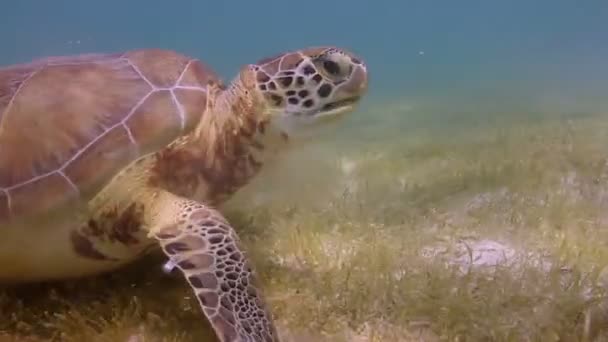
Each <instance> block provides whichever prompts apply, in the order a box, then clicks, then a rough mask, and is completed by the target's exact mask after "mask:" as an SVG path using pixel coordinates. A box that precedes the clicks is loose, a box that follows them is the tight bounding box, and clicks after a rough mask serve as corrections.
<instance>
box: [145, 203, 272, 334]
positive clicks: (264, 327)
mask: <svg viewBox="0 0 608 342" xmlns="http://www.w3.org/2000/svg"><path fill="white" fill-rule="evenodd" d="M176 207H177V208H181V210H182V212H181V213H177V217H178V220H177V222H175V223H174V224H169V225H165V226H163V227H160V228H159V229H156V230H153V234H152V235H153V236H154V237H155V238H156V239H157V240H158V241H159V243H160V245H161V247H162V250H163V251H164V253H165V254H166V255H167V256H168V257H169V263H171V264H173V265H175V267H177V268H179V269H180V270H181V271H182V273H183V275H184V276H185V277H186V279H187V281H188V283H189V284H190V286H191V287H192V289H193V290H194V293H195V294H196V297H197V299H198V301H199V304H200V305H201V308H202V310H203V312H204V314H205V315H206V317H207V319H208V320H209V322H210V323H211V326H212V327H213V330H214V331H215V334H216V335H217V337H218V338H219V340H220V341H221V342H237V341H238V342H254V341H255V342H257V341H260V342H262V341H263V342H266V341H268V342H277V341H279V339H278V336H277V332H276V329H275V327H274V325H273V322H272V318H271V314H270V312H269V311H268V310H267V309H266V305H265V303H264V301H263V299H262V297H261V294H260V290H259V289H258V288H257V287H256V280H255V273H254V271H253V269H252V268H251V266H250V262H249V261H248V260H247V257H246V256H245V252H244V251H243V250H242V249H241V248H240V246H239V242H238V236H237V235H236V232H235V231H234V229H233V228H232V227H231V226H230V224H229V223H228V221H227V220H226V219H225V218H224V217H223V216H222V215H221V214H220V213H219V212H217V211H216V210H214V209H211V208H209V207H207V206H204V205H202V204H199V203H196V202H193V201H188V200H184V203H180V205H178V206H176Z"/></svg>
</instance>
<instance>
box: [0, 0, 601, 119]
mask: <svg viewBox="0 0 608 342" xmlns="http://www.w3.org/2000/svg"><path fill="white" fill-rule="evenodd" d="M0 41H1V42H3V44H2V47H3V48H2V50H0V51H2V53H0V64H9V63H16V62H21V61H26V60H30V59H32V58H37V57H41V56H45V55H58V54H59V55H63V54H72V53H81V52H102V51H108V52H110V51H120V50H125V49H133V48H143V47H161V48H170V49H175V50H179V51H181V52H183V53H186V54H189V55H192V56H196V57H199V58H202V59H203V60H205V61H206V62H208V63H209V64H210V65H212V66H213V67H214V68H215V69H216V70H217V71H218V72H219V73H220V74H221V75H223V76H224V77H225V78H226V79H229V78H231V77H233V75H234V74H235V73H236V72H237V70H238V67H239V66H240V65H242V64H245V63H248V62H252V61H255V60H257V59H259V58H261V57H264V56H267V55H271V54H275V53H276V52H280V51H283V50H288V49H295V48H299V47H302V46H307V45H320V44H332V45H339V46H344V47H348V48H350V49H352V50H354V51H356V52H357V53H359V54H360V55H361V56H362V57H364V59H365V60H366V61H367V62H368V64H369V68H370V72H371V73H372V75H371V76H372V88H371V93H370V99H376V100H383V101H385V99H388V100H390V101H404V102H411V103H415V104H416V106H418V107H416V108H425V106H426V107H428V108H438V109H437V112H438V115H441V113H440V112H441V111H442V110H459V111H471V112H474V111H488V112H494V113H502V114H501V115H505V114H508V113H510V112H521V111H524V112H526V111H529V112H534V111H556V112H562V113H572V114H576V113H591V112H593V113H595V112H606V109H608V2H607V1H602V0H580V1H574V0H570V1H566V0H534V1H531V0H508V1H498V0H494V1H492V0H485V1H466V0H462V1H438V0H435V1H433V0H418V1H405V0H400V1H397V0H394V1H389V0H383V1H373V2H372V1H362V0H331V1H327V0H309V1H285V0H284V1H279V0H265V1H253V0H249V1H246V0H241V1H205V0H198V1H193V0H179V1H167V0H165V1H158V0H148V1H143V0H128V1H119V0H104V1H90V0H89V1H87V0H55V1H45V0H18V1H6V4H3V5H2V11H1V12H0ZM388 100H386V101H388ZM376 102H379V101H376ZM433 106H434V107H433Z"/></svg>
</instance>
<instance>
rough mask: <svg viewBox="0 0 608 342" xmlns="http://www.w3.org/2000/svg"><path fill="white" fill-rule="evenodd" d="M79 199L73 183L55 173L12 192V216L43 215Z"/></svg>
mask: <svg viewBox="0 0 608 342" xmlns="http://www.w3.org/2000/svg"><path fill="white" fill-rule="evenodd" d="M77 197H78V191H77V189H76V188H74V186H73V185H72V184H71V182H70V181H69V180H68V179H66V178H65V177H63V176H62V175H61V174H58V173H54V174H51V175H49V176H46V177H41V178H38V179H36V180H34V181H32V182H30V183H29V184H28V186H23V187H19V188H16V189H14V190H13V191H11V193H10V201H11V207H10V209H11V214H12V215H13V216H22V215H29V214H31V215H35V214H39V213H43V212H45V211H47V210H50V209H52V208H54V207H55V206H56V205H57V203H65V202H67V201H69V200H75V199H76V198H77ZM32 202H33V203H35V205H32Z"/></svg>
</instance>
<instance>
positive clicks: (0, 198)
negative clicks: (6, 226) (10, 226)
mask: <svg viewBox="0 0 608 342" xmlns="http://www.w3.org/2000/svg"><path fill="white" fill-rule="evenodd" d="M8 217H9V203H8V195H7V194H6V192H4V191H0V222H3V221H6V220H8Z"/></svg>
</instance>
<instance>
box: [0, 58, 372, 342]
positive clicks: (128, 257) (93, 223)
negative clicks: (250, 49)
mask: <svg viewBox="0 0 608 342" xmlns="http://www.w3.org/2000/svg"><path fill="white" fill-rule="evenodd" d="M367 86H368V75H367V69H366V66H365V64H364V63H363V61H362V60H361V59H359V58H358V57H356V56H355V55H354V54H352V53H351V52H349V51H346V50H343V49H340V48H336V47H317V48H306V49H302V50H294V51H289V52H285V53H282V54H279V55H277V56H274V57H271V58H266V59H263V60H260V61H259V62H257V63H255V64H249V65H246V66H244V67H243V68H242V69H241V70H240V72H239V74H238V76H237V77H236V78H235V79H234V80H233V81H232V83H230V84H229V85H227V86H225V85H224V83H223V82H222V81H221V80H220V78H219V77H218V76H217V74H216V73H215V72H214V71H212V70H211V69H210V68H209V67H208V66H207V65H206V64H204V62H202V61H200V60H197V59H195V58H190V57H188V56H185V55H183V54H180V53H178V52H176V51H172V50H164V49H140V50H131V51H127V52H124V53H103V54H83V55H77V56H62V57H49V58H44V59H39V60H35V61H32V62H30V63H27V64H19V65H13V66H8V67H4V68H0V232H1V234H2V237H1V238H0V282H4V283H7V282H12V283H19V282H36V281H47V280H59V279H66V278H74V277H82V276H88V275H93V274H99V273H103V272H108V271H111V270H115V269H117V268H119V267H121V266H123V265H125V264H127V263H129V262H131V261H134V260H135V259H137V258H139V257H141V256H142V255H144V254H145V253H146V252H148V251H149V250H151V249H152V248H154V247H156V246H160V247H161V248H160V249H162V251H164V253H165V254H166V256H167V257H168V260H169V261H168V262H169V264H168V265H175V266H176V267H177V268H179V269H180V270H181V271H182V273H183V275H184V276H185V278H186V279H187V281H188V283H189V284H190V286H191V287H192V289H193V290H194V292H195V294H196V296H197V298H198V301H199V303H200V305H201V308H202V311H203V313H204V314H205V316H206V318H207V319H208V321H209V322H210V324H211V326H212V327H213V329H214V331H215V333H216V335H217V337H218V339H219V340H221V341H223V342H224V341H278V339H279V337H278V336H277V332H276V329H275V327H274V323H273V321H272V318H271V314H270V313H269V311H268V309H267V308H266V304H264V300H263V299H262V295H261V291H260V290H259V289H258V288H256V280H255V275H254V271H253V269H252V268H251V265H250V262H249V261H248V259H247V257H246V253H245V252H244V251H243V250H242V249H241V246H240V244H239V242H238V240H239V239H238V236H237V234H236V233H235V231H234V229H233V228H232V226H231V225H230V223H229V222H228V221H227V220H226V219H225V218H224V216H222V214H221V213H220V212H219V211H218V209H216V208H218V207H219V205H220V204H222V203H223V202H224V201H225V200H226V199H227V198H228V197H229V196H230V195H232V194H233V193H234V192H235V191H236V190H237V189H239V188H240V187H242V186H243V185H245V184H246V183H247V182H248V180H250V179H251V177H252V176H254V175H255V174H256V173H257V172H258V171H259V170H260V167H261V166H262V164H263V163H264V162H265V161H266V160H267V158H268V157H270V156H272V155H274V154H276V153H277V152H278V151H279V150H282V149H283V147H288V146H289V145H292V144H294V143H297V142H298V135H297V133H298V132H302V130H310V129H311V127H316V126H318V125H319V123H322V122H325V121H326V120H325V119H329V118H337V117H341V116H343V115H342V114H344V113H347V112H350V111H352V110H353V109H354V108H355V107H356V105H357V104H358V103H359V100H360V99H361V98H362V96H363V95H364V94H365V93H366V91H367Z"/></svg>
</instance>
